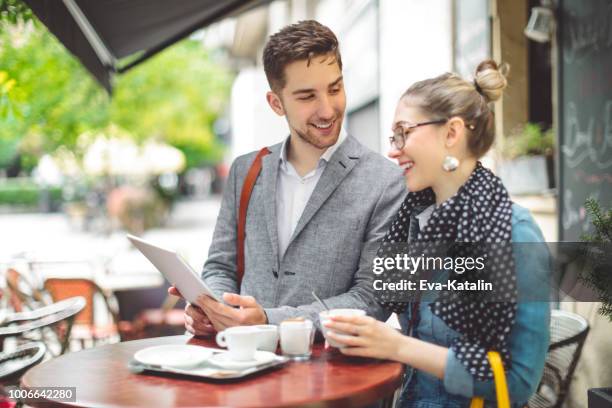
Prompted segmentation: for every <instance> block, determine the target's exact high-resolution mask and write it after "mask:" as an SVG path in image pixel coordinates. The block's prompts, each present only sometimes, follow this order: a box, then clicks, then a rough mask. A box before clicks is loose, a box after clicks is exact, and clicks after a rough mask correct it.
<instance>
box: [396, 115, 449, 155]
mask: <svg viewBox="0 0 612 408" xmlns="http://www.w3.org/2000/svg"><path fill="white" fill-rule="evenodd" d="M446 122H447V120H446V119H438V120H430V121H428V122H421V123H408V122H399V123H398V124H397V126H396V127H395V130H394V132H395V133H394V134H393V136H390V137H389V142H390V143H391V146H393V147H395V148H396V149H397V150H402V149H403V148H404V146H405V145H406V139H407V138H408V136H409V135H410V132H411V131H412V130H413V129H416V128H418V127H419V126H425V125H439V124H442V123H446Z"/></svg>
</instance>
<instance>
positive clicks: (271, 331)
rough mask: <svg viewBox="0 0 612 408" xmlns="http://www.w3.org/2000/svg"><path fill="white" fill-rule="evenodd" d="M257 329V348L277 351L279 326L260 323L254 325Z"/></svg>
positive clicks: (272, 351)
mask: <svg viewBox="0 0 612 408" xmlns="http://www.w3.org/2000/svg"><path fill="white" fill-rule="evenodd" d="M252 327H253V328H254V329H255V332H254V335H255V337H256V343H257V350H263V351H269V352H271V353H275V352H276V347H278V326H276V325H274V324H258V325H255V326H252Z"/></svg>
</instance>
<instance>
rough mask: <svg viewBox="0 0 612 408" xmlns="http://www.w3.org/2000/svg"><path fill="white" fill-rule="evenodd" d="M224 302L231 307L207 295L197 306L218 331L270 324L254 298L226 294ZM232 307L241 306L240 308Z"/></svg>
mask: <svg viewBox="0 0 612 408" xmlns="http://www.w3.org/2000/svg"><path fill="white" fill-rule="evenodd" d="M223 300H224V301H225V302H226V303H227V304H228V305H230V306H228V305H224V304H222V303H219V302H217V301H215V300H214V299H212V298H210V297H208V296H206V295H202V296H200V297H199V298H198V301H197V305H198V306H199V307H200V309H202V310H203V311H204V313H205V314H206V316H208V318H209V319H210V322H211V323H212V325H213V326H214V328H215V329H216V330H217V331H221V330H225V329H226V328H228V327H233V326H245V325H254V324H266V323H267V322H268V318H267V316H266V313H265V312H264V310H263V308H262V307H261V306H260V305H259V304H258V303H257V301H256V300H255V298H254V297H253V296H240V295H236V294H233V293H224V294H223ZM231 306H239V308H233V307H231Z"/></svg>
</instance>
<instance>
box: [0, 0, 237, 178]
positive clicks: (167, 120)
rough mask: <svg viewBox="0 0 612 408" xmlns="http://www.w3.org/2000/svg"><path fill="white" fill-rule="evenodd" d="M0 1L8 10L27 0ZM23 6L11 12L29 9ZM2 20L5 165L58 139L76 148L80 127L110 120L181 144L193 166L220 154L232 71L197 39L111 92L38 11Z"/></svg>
mask: <svg viewBox="0 0 612 408" xmlns="http://www.w3.org/2000/svg"><path fill="white" fill-rule="evenodd" d="M0 1H3V0H0ZM0 4H2V5H3V6H2V7H3V8H2V10H6V9H7V7H8V6H7V4H8V5H9V6H10V5H18V4H21V2H19V1H17V0H12V1H10V0H8V1H6V0H5V1H3V3H0ZM16 7H19V6H16ZM8 8H10V7H8ZM18 10H20V11H18V12H17V11H13V12H12V14H10V15H12V16H18V15H20V14H22V15H23V14H24V13H25V11H24V10H23V9H18ZM13 21H15V23H13ZM0 28H2V29H1V30H0V71H2V72H5V74H3V76H5V77H6V78H7V79H6V80H5V82H4V84H5V85H6V84H7V83H9V81H10V84H11V85H10V87H11V90H10V94H9V93H8V92H9V91H6V92H4V91H3V92H4V93H3V94H0V98H3V97H4V98H5V99H6V101H5V104H4V105H2V106H5V107H3V108H0V114H2V115H3V116H2V117H0V148H2V152H3V154H2V155H0V167H2V166H3V165H4V166H6V163H7V161H8V160H9V159H10V158H11V157H14V155H15V153H16V152H17V151H19V152H20V154H21V155H22V158H23V160H22V164H25V165H26V167H31V166H32V165H33V164H34V163H35V161H36V158H37V157H38V156H39V155H41V154H42V153H45V152H53V151H54V150H55V149H57V148H58V147H59V146H65V147H67V148H68V149H71V150H73V151H76V149H77V138H78V136H79V135H80V134H82V133H83V132H85V131H89V130H94V131H95V130H99V129H107V128H108V126H109V124H111V123H115V124H117V125H119V126H120V127H121V128H123V129H125V130H126V131H127V132H129V133H130V134H131V135H133V136H134V137H135V138H136V139H137V140H138V141H144V140H145V139H148V138H157V139H159V140H162V141H166V142H167V143H169V144H171V145H174V146H175V147H177V148H179V149H181V150H183V152H185V154H186V155H187V161H188V166H194V165H198V164H201V163H203V162H215V161H217V160H219V159H220V157H221V151H222V148H221V145H220V144H219V143H218V141H217V140H216V138H215V137H214V135H213V133H212V123H213V121H214V120H215V119H216V117H217V116H218V115H219V113H220V111H221V109H222V107H223V106H224V104H225V102H226V101H227V97H228V93H229V86H230V84H231V74H230V73H229V72H228V71H227V70H226V69H223V68H222V67H219V66H218V65H215V64H214V63H213V62H211V61H210V58H209V56H208V52H207V51H206V50H205V49H204V48H203V47H202V44H201V43H200V42H199V41H195V40H192V39H186V40H183V41H182V42H180V43H178V44H176V45H174V46H173V47H170V48H169V49H167V50H165V51H164V52H162V53H160V54H158V55H157V56H156V57H154V58H152V59H151V60H149V61H147V62H145V63H144V64H142V65H140V66H138V67H136V68H134V69H132V70H131V71H129V72H127V73H126V74H124V75H121V76H118V77H117V78H115V92H114V95H113V97H112V98H110V97H109V96H108V95H107V94H106V93H105V91H104V90H103V89H102V88H101V87H100V86H99V85H98V84H97V82H96V81H95V80H94V79H93V78H92V77H91V76H90V74H89V73H88V72H87V71H86V70H85V69H84V68H83V67H82V66H81V65H80V63H79V62H78V61H77V60H76V59H75V58H74V57H73V56H72V55H71V54H70V53H69V52H68V51H67V50H66V49H65V48H64V47H63V46H62V45H61V43H59V41H58V40H57V39H56V38H55V37H53V36H52V35H51V34H50V33H49V32H48V31H47V29H46V28H45V27H44V26H43V25H42V24H40V23H39V22H38V21H37V20H36V19H35V18H33V19H31V20H30V21H28V22H27V23H23V22H20V20H19V19H18V17H15V19H14V20H13V19H12V17H10V18H9V17H6V16H3V18H2V19H1V20H0ZM1 86H2V85H0V87H1ZM2 89H4V88H2ZM2 100H3V99H0V101H2ZM0 103H1V102H0ZM9 107H10V108H9ZM5 111H6V113H2V112H5ZM9 111H10V113H11V115H12V116H11V117H10V118H9ZM16 112H18V113H19V115H16ZM76 153H77V154H79V153H81V152H78V151H76Z"/></svg>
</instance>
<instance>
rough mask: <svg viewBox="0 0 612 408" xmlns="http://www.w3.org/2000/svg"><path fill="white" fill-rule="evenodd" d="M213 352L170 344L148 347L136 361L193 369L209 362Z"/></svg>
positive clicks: (187, 345)
mask: <svg viewBox="0 0 612 408" xmlns="http://www.w3.org/2000/svg"><path fill="white" fill-rule="evenodd" d="M212 355H213V352H212V351H211V350H208V349H205V348H202V347H199V346H193V345H189V344H169V345H165V346H154V347H147V348H145V349H142V350H139V351H137V352H136V353H135V354H134V360H136V361H138V362H139V363H142V364H147V365H155V366H167V367H174V368H193V367H197V366H198V365H200V364H202V363H203V362H205V361H206V360H209V359H210V357H211V356H212Z"/></svg>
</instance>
